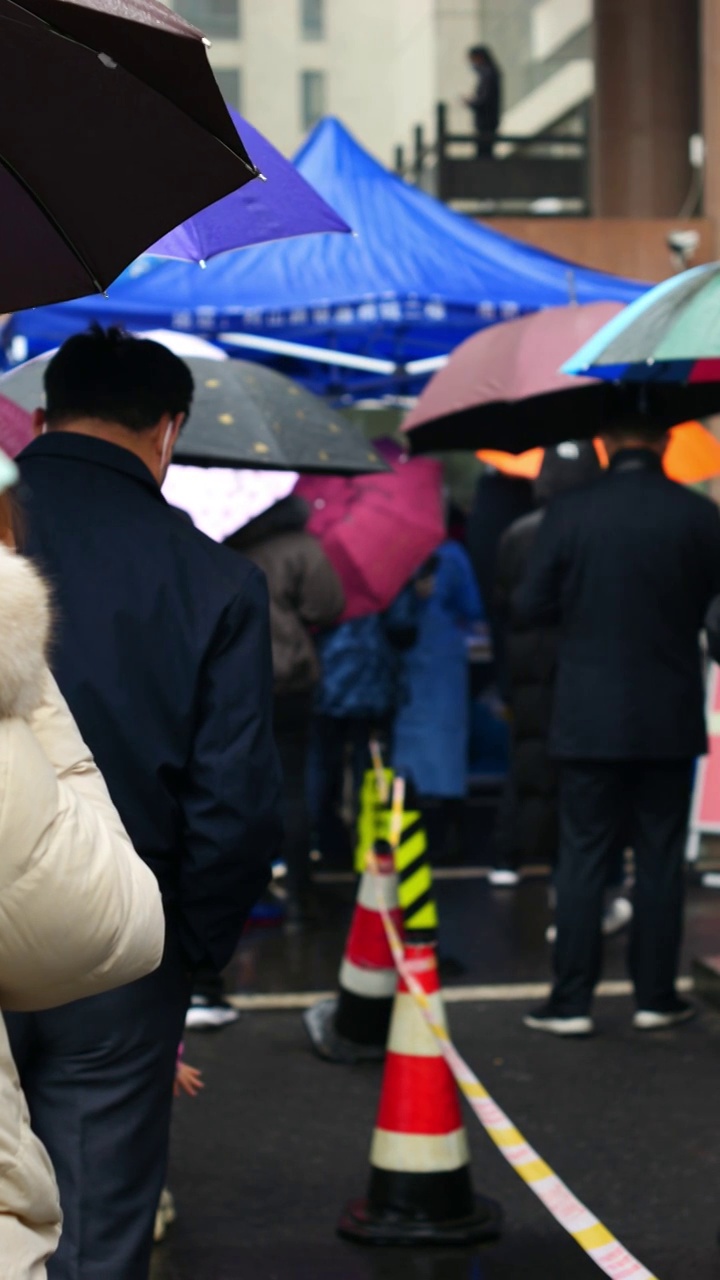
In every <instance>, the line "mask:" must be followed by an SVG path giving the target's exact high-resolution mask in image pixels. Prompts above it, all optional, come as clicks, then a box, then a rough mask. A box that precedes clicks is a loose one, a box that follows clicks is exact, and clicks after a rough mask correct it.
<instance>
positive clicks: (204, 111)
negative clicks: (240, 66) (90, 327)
mask: <svg viewBox="0 0 720 1280" xmlns="http://www.w3.org/2000/svg"><path fill="white" fill-rule="evenodd" d="M0 81H1V82H2V86H3V95H4V99H5V102H6V104H8V105H7V106H6V109H5V110H4V111H3V112H2V115H1V116H0V155H1V156H2V164H0V232H1V234H0V311H16V310H18V309H19V308H21V307H33V306H36V305H38V304H41V303H48V302H54V301H59V300H60V299H63V298H76V297H82V296H83V295H85V294H87V293H90V292H92V291H93V290H96V291H98V292H101V293H102V292H103V291H104V290H105V289H106V288H107V286H108V285H109V284H110V282H111V281H112V280H114V279H115V277H116V276H118V275H119V274H120V272H121V271H122V270H123V268H124V267H126V266H127V265H128V263H129V262H131V261H132V260H133V259H134V258H135V257H137V255H138V254H139V253H141V252H142V251H143V250H144V249H146V248H147V246H148V245H149V244H152V243H153V241H155V240H157V239H158V238H159V237H160V236H161V235H163V234H164V233H165V232H166V231H168V230H170V228H172V227H174V226H177V224H178V223H179V222H182V221H183V220H184V219H185V218H187V217H189V216H190V215H191V214H192V213H195V212H196V211H197V210H198V209H200V208H202V207H203V206H204V205H206V204H207V203H208V202H209V201H215V200H219V199H220V198H221V197H222V196H225V195H227V194H228V193H229V192H231V191H233V190H235V189H236V188H237V187H239V186H242V185H243V183H245V182H247V181H248V180H249V179H250V178H253V177H254V176H255V175H256V172H257V171H256V169H255V166H254V165H253V163H252V162H251V160H250V159H249V157H248V155H247V152H246V151H245V148H244V146H243V144H242V142H241V140H240V138H239V136H238V134H237V131H236V129H235V126H234V125H233V122H232V121H231V119H230V117H229V115H228V113H227V109H226V107H225V104H224V102H223V100H222V97H221V96H220V91H219V89H218V87H217V85H216V83H215V80H214V77H213V74H212V71H211V69H210V64H209V62H208V60H207V51H206V48H205V45H204V43H203V36H202V34H201V33H200V32H199V31H196V30H195V28H194V27H191V26H189V25H188V23H186V22H184V21H183V19H182V18H180V17H178V16H177V15H176V14H175V13H173V12H172V11H171V10H170V9H168V8H167V7H166V5H164V4H162V3H160V0H83V3H82V4H78V3H75V2H74V0H0ZM10 104H11V107H10Z"/></svg>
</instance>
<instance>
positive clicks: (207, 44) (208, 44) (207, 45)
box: [202, 36, 212, 49]
mask: <svg viewBox="0 0 720 1280" xmlns="http://www.w3.org/2000/svg"><path fill="white" fill-rule="evenodd" d="M202 42H203V44H204V45H205V48H206V49H212V40H208V38H207V36H203V38H202Z"/></svg>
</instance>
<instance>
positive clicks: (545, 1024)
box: [523, 1001, 595, 1037]
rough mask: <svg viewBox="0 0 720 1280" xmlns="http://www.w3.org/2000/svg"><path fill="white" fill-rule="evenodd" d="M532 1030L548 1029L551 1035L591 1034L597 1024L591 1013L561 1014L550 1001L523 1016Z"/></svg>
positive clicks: (526, 1024)
mask: <svg viewBox="0 0 720 1280" xmlns="http://www.w3.org/2000/svg"><path fill="white" fill-rule="evenodd" d="M523 1022H524V1023H525V1026H526V1027H530V1029H531V1031H546V1032H547V1033H548V1034H549V1035H551V1036H576V1037H579V1036H591V1035H592V1033H593V1031H594V1030H595V1024H594V1022H593V1020H592V1018H591V1017H590V1015H589V1014H587V1013H584V1014H571V1015H570V1016H568V1015H566V1014H560V1013H558V1012H557V1010H556V1009H554V1008H553V1006H552V1004H550V1002H549V1001H548V1003H547V1004H544V1005H541V1007H540V1008H539V1009H535V1010H534V1011H533V1012H532V1013H526V1015H525V1017H524V1018H523Z"/></svg>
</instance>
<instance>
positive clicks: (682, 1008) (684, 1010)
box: [633, 1000, 697, 1031]
mask: <svg viewBox="0 0 720 1280" xmlns="http://www.w3.org/2000/svg"><path fill="white" fill-rule="evenodd" d="M696 1013H697V1009H696V1008H695V1005H694V1004H690V1003H689V1002H688V1001H687V1000H678V1001H677V1004H676V1006H675V1008H674V1009H672V1010H668V1011H667V1012H666V1013H663V1012H661V1011H660V1010H658V1009H638V1011H637V1013H636V1014H635V1016H634V1018H633V1026H634V1028H635V1030H636V1031H666V1030H667V1028H668V1027H677V1026H679V1025H680V1024H681V1023H682V1022H689V1021H690V1019H691V1018H694V1017H695V1015H696Z"/></svg>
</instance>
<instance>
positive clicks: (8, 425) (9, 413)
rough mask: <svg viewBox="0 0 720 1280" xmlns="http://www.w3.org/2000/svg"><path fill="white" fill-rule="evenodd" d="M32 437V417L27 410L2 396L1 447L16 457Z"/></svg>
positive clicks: (0, 416)
mask: <svg viewBox="0 0 720 1280" xmlns="http://www.w3.org/2000/svg"><path fill="white" fill-rule="evenodd" d="M32 438H33V429H32V419H31V417H30V414H29V413H28V412H27V410H26V409H21V408H20V405H18V404H14V402H13V401H12V400H8V399H7V397H6V396H0V449H3V450H4V452H5V453H7V454H8V455H9V456H10V457H11V458H15V457H16V456H17V455H18V454H19V453H20V451H21V449H24V448H25V446H26V445H27V444H30V441H31V440H32Z"/></svg>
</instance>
